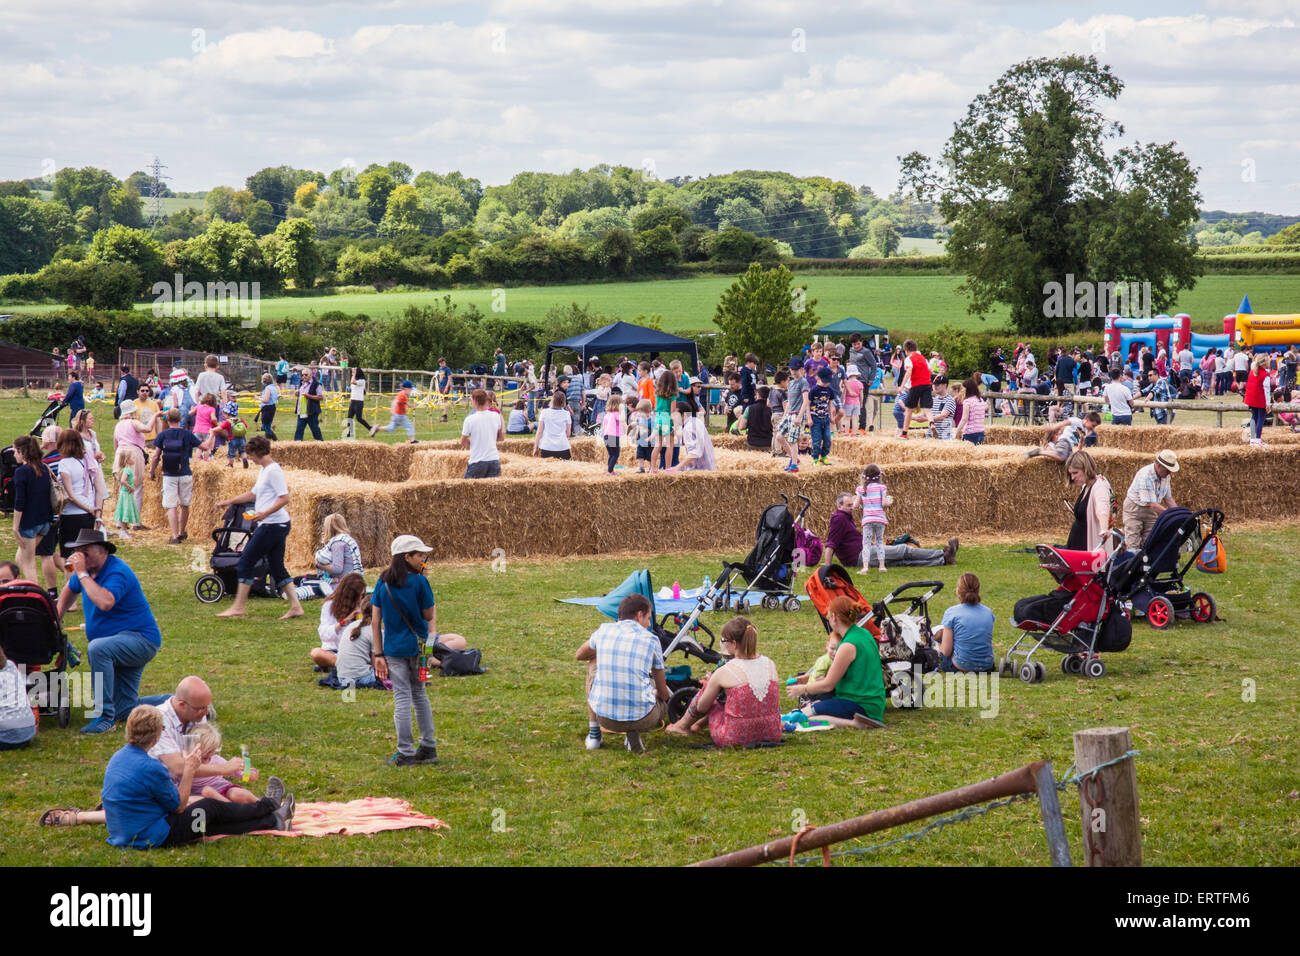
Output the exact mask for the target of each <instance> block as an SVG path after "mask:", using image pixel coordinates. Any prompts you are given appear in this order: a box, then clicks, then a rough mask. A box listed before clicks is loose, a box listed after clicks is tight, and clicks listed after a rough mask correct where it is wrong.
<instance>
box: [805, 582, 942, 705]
mask: <svg viewBox="0 0 1300 956" xmlns="http://www.w3.org/2000/svg"><path fill="white" fill-rule="evenodd" d="M921 588H923V589H924V591H922V593H920V594H912V593H910V592H914V591H916V590H917V589H921ZM804 590H806V591H807V592H808V597H809V598H810V599H811V600H812V603H813V607H815V608H816V609H817V613H818V614H819V615H820V616H821V619H822V625H823V626H824V627H825V628H826V633H827V634H829V633H830V631H831V622H830V619H829V618H828V617H827V611H828V609H829V608H830V604H831V601H833V600H835V598H837V597H847V598H849V599H850V600H851V601H853V603H854V604H855V605H857V607H858V611H859V614H860V615H861V617H860V619H859V621H858V626H859V627H862V628H864V629H865V630H866V631H868V632H869V633H870V634H871V635H872V636H873V637H874V638H875V639H876V643H877V646H878V649H879V651H880V663H881V667H882V668H883V670H884V677H885V692H886V693H887V694H888V695H889V699H890V701H891V702H892V703H893V704H894V706H895V707H921V706H923V705H924V701H923V700H922V684H921V682H920V681H919V680H917V679H915V678H916V676H919V674H922V673H927V672H929V671H935V670H938V668H939V660H940V658H939V652H938V651H937V650H935V648H934V646H933V644H934V637H933V632H932V628H931V623H930V601H932V600H933V599H934V596H935V595H936V594H938V593H939V592H940V591H942V590H943V582H942V581H908V582H907V583H906V584H900V585H899V586H898V587H896V588H894V590H892V591H890V592H889V594H888V595H886V596H885V598H884V599H883V600H881V601H878V602H877V603H875V604H870V603H868V601H867V600H866V598H864V597H863V596H862V595H861V594H860V593H859V592H858V590H857V588H855V587H854V586H853V581H852V579H851V578H850V577H849V572H848V571H846V570H844V568H842V567H840V566H839V565H838V564H830V565H827V566H825V567H823V568H819V569H818V571H817V573H816V574H814V575H812V576H810V577H809V578H808V580H807V581H806V582H804ZM902 600H906V601H907V602H908V605H907V610H905V611H902V612H901V613H899V614H895V613H894V612H893V611H892V610H890V605H891V604H894V603H895V602H897V601H902Z"/></svg>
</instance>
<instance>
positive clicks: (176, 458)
mask: <svg viewBox="0 0 1300 956" xmlns="http://www.w3.org/2000/svg"><path fill="white" fill-rule="evenodd" d="M215 436H216V432H215V431H212V432H209V433H208V437H207V438H206V439H201V438H199V436H198V435H196V434H194V432H192V431H190V430H189V429H188V428H182V427H181V410H180V409H179V408H173V409H172V410H171V411H169V412H168V413H167V427H166V428H164V429H163V430H162V431H160V432H159V433H158V437H157V438H155V439H154V440H153V445H154V448H155V449H157V451H156V453H155V454H154V456H153V462H152V463H151V464H150V465H149V480H150V481H154V480H156V479H157V477H158V463H159V462H160V461H161V462H162V467H163V484H162V503H163V508H164V509H166V511H167V523H168V524H169V525H170V526H171V531H172V536H171V539H170V540H169V541H168V542H167V543H168V544H180V543H181V542H182V541H184V540H185V539H186V538H187V537H189V535H187V534H186V532H185V527H186V525H188V524H189V520H190V502H191V501H192V499H193V497H194V476H193V472H191V471H190V455H192V454H193V453H194V449H196V448H198V449H200V450H202V451H207V450H209V449H210V448H211V447H212V444H213V441H214V439H215Z"/></svg>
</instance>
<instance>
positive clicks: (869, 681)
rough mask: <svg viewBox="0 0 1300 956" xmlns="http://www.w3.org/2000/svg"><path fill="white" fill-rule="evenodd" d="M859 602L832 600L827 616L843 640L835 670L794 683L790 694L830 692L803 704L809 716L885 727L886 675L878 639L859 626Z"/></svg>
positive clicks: (838, 723) (833, 664)
mask: <svg viewBox="0 0 1300 956" xmlns="http://www.w3.org/2000/svg"><path fill="white" fill-rule="evenodd" d="M857 617H858V613H857V605H856V604H854V602H853V600H852V599H851V598H848V597H844V596H840V597H837V598H836V599H835V600H833V601H831V603H830V607H829V608H827V618H828V619H829V622H830V626H831V633H832V634H834V635H835V637H837V638H838V639H839V645H838V646H837V647H836V648H835V657H834V659H833V660H832V661H831V669H830V670H829V671H828V672H827V673H826V676H825V677H823V678H821V679H820V680H810V681H808V683H806V684H791V685H790V686H789V687H787V688H786V694H787V695H788V696H789V697H790V698H791V699H793V700H798V699H799V697H800V696H801V695H803V694H828V693H829V694H830V695H831V696H830V697H828V698H825V699H823V700H815V701H813V702H812V703H810V704H807V705H806V706H804V707H803V714H804V716H805V717H821V718H823V719H824V720H826V721H828V722H829V723H831V724H832V725H834V726H836V727H859V728H863V727H883V726H885V722H884V719H885V678H884V674H883V673H882V671H881V666H880V650H879V649H878V648H877V647H876V639H875V638H874V637H872V636H871V635H870V634H869V633H867V632H866V631H865V630H863V629H862V628H861V627H858V626H857V624H856V623H855V622H856V621H857Z"/></svg>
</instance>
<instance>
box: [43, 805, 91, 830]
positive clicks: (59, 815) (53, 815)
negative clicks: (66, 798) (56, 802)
mask: <svg viewBox="0 0 1300 956" xmlns="http://www.w3.org/2000/svg"><path fill="white" fill-rule="evenodd" d="M80 812H81V811H80V810H78V809H76V808H75V807H65V808H61V809H52V810H46V811H45V812H44V813H42V814H41V826H43V827H75V826H76V825H77V814H78V813H80Z"/></svg>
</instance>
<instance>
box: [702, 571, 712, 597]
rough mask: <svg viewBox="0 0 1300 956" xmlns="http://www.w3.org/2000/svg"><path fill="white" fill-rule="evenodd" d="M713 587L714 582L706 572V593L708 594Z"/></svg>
mask: <svg viewBox="0 0 1300 956" xmlns="http://www.w3.org/2000/svg"><path fill="white" fill-rule="evenodd" d="M711 587H713V582H712V581H710V580H709V576H708V575H707V574H706V575H704V593H705V594H708V593H709V588H711Z"/></svg>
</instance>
